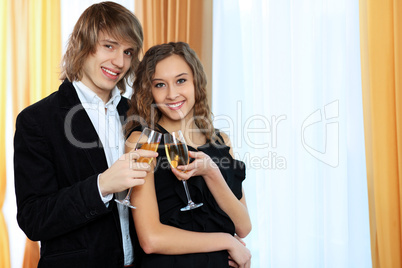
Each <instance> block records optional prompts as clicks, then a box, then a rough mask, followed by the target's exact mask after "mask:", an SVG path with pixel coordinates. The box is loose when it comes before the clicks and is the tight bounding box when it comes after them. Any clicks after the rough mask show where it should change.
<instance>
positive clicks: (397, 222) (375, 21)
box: [359, 0, 402, 268]
mask: <svg viewBox="0 0 402 268" xmlns="http://www.w3.org/2000/svg"><path fill="white" fill-rule="evenodd" d="M359 4H360V40H361V66H362V86H363V109H364V125H365V142H366V159H367V160H366V164H367V182H368V194H369V209H370V232H371V235H370V237H371V252H372V261H373V267H376V268H380V267H381V268H388V267H402V245H401V243H402V234H401V227H402V221H401V215H402V214H401V208H402V206H401V205H402V204H401V202H402V199H401V194H402V176H401V172H402V3H401V1H399V0H394V1H392V0H384V1H377V0H360V2H359Z"/></svg>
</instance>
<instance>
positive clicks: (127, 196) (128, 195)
mask: <svg viewBox="0 0 402 268" xmlns="http://www.w3.org/2000/svg"><path fill="white" fill-rule="evenodd" d="M132 190H133V187H131V188H130V189H128V193H127V195H126V197H125V198H124V200H127V201H130V196H131V191H132Z"/></svg>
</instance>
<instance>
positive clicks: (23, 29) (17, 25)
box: [10, 0, 61, 116]
mask: <svg viewBox="0 0 402 268" xmlns="http://www.w3.org/2000/svg"><path fill="white" fill-rule="evenodd" d="M10 3H11V7H12V14H13V21H12V47H13V48H14V49H13V51H12V63H13V66H12V88H13V111H14V115H15V116H16V115H17V114H18V113H19V112H20V111H21V110H22V109H23V108H25V107H26V106H28V105H30V104H32V103H34V102H36V101H38V100H40V99H42V98H43V97H45V96H47V95H49V94H50V93H51V92H53V91H55V90H57V89H58V86H59V85H60V81H59V79H58V77H59V73H60V70H59V64H60V60H61V21H60V0H55V1H54V0H35V1H30V0H12V1H11V0H10Z"/></svg>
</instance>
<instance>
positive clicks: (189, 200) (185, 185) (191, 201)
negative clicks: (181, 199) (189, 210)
mask: <svg viewBox="0 0 402 268" xmlns="http://www.w3.org/2000/svg"><path fill="white" fill-rule="evenodd" d="M183 185H184V191H186V196H187V200H188V203H189V204H190V203H194V202H193V200H191V196H190V191H189V190H188V186H187V181H185V180H183Z"/></svg>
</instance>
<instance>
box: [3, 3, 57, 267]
mask: <svg viewBox="0 0 402 268" xmlns="http://www.w3.org/2000/svg"><path fill="white" fill-rule="evenodd" d="M2 2H5V1H2ZM6 2H8V3H9V4H10V6H11V12H10V14H11V18H12V19H11V23H10V24H11V48H12V49H11V61H10V62H11V70H12V71H11V88H12V93H13V96H12V100H13V116H14V118H15V117H16V116H17V114H18V113H19V112H20V111H21V110H22V109H23V108H25V107H26V106H28V105H30V104H33V103H35V102H36V101H38V100H40V99H42V98H44V97H45V96H47V95H49V94H50V93H51V92H53V91H54V90H56V89H57V88H58V86H59V85H60V81H59V79H58V77H59V64H60V60H61V25H60V1H59V0H37V1H29V0H12V1H6ZM2 100H3V99H2ZM2 129H4V128H2ZM4 177H5V176H4ZM38 260H39V244H38V243H37V242H33V241H30V240H29V239H27V242H26V245H25V255H24V262H23V267H24V268H29V267H37V265H38Z"/></svg>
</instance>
